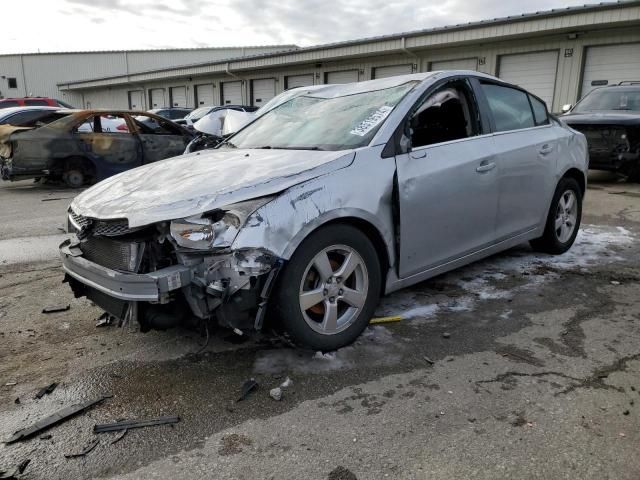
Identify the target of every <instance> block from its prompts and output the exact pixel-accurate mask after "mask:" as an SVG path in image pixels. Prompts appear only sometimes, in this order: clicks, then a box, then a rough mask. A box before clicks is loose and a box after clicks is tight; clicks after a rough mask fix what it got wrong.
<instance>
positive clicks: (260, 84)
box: [251, 78, 276, 107]
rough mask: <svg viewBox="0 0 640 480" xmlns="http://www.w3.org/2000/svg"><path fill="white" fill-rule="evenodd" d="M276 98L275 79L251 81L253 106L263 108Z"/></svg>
mask: <svg viewBox="0 0 640 480" xmlns="http://www.w3.org/2000/svg"><path fill="white" fill-rule="evenodd" d="M275 96H276V81H275V79H273V78H262V79H260V80H251V105H253V106H255V107H261V106H262V105H264V104H265V103H267V102H268V101H269V100H271V99H272V98H273V97H275Z"/></svg>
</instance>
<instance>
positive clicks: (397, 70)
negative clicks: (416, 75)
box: [373, 64, 413, 78]
mask: <svg viewBox="0 0 640 480" xmlns="http://www.w3.org/2000/svg"><path fill="white" fill-rule="evenodd" d="M410 73H413V66H412V65H411V64H409V65H391V66H390V67H375V68H374V69H373V78H387V77H395V76H396V75H408V74H410Z"/></svg>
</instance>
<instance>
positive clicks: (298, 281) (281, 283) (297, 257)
mask: <svg viewBox="0 0 640 480" xmlns="http://www.w3.org/2000/svg"><path fill="white" fill-rule="evenodd" d="M336 245H344V246H347V247H349V248H351V249H353V250H354V251H355V252H356V253H357V254H358V255H359V256H360V259H361V260H362V263H364V266H365V268H363V269H362V270H360V272H365V273H363V275H366V276H367V280H368V282H367V283H368V288H366V300H365V301H364V304H363V306H362V307H361V309H360V310H359V311H358V312H357V314H354V316H353V317H352V318H353V320H351V323H349V324H348V327H345V329H344V330H342V331H339V332H336V333H332V334H326V333H319V332H317V331H315V330H314V329H313V328H312V327H311V326H309V324H308V323H307V320H305V314H303V311H302V307H301V305H300V293H301V288H302V287H301V285H302V282H303V276H305V279H306V278H308V276H309V272H308V267H309V266H310V265H311V262H312V261H313V260H314V258H315V257H316V255H318V254H319V253H320V252H322V251H323V250H324V249H327V248H329V247H332V246H336ZM332 268H334V267H333V266H332ZM334 270H335V269H334ZM365 270H366V271H365ZM305 273H307V275H305ZM354 276H355V273H354V274H352V275H351V276H349V278H345V279H338V280H339V281H344V284H345V285H346V283H347V281H348V280H351V281H355V280H354V278H353V277H354ZM335 281H336V280H334V282H335ZM381 282H382V274H381V269H380V261H379V259H378V255H377V252H376V249H375V247H374V246H373V244H372V243H371V241H370V240H369V238H368V237H367V236H366V235H365V234H364V233H363V232H362V231H360V230H358V229H357V228H355V227H353V226H350V225H344V224H334V225H329V226H326V227H322V228H321V229H319V230H317V231H315V232H313V233H312V234H311V235H309V237H307V238H306V239H305V240H304V241H303V242H302V244H301V245H300V246H299V247H298V249H297V250H296V251H295V253H294V254H293V256H292V257H291V259H290V261H289V262H288V263H287V265H286V266H285V268H284V269H283V271H282V272H281V274H280V276H279V278H278V283H277V286H276V289H275V290H274V293H273V295H272V297H271V301H270V302H271V307H272V308H271V312H272V315H273V316H274V317H273V318H274V320H276V321H279V322H280V324H281V326H282V327H283V328H284V329H285V331H286V332H287V333H288V334H289V335H290V336H291V338H292V340H293V341H294V342H295V343H297V344H299V345H303V346H306V347H310V348H313V349H314V350H322V351H331V350H336V349H338V348H341V347H344V346H346V345H349V344H350V343H352V342H353V341H354V340H355V339H356V338H358V336H359V335H360V334H361V333H362V331H363V330H364V329H365V328H366V326H367V325H368V323H369V320H370V319H371V317H372V316H373V313H374V311H375V308H376V306H377V304H378V300H379V298H380V291H381ZM325 292H326V291H325ZM341 292H342V291H341ZM336 298H341V297H336ZM338 302H340V300H336V305H338ZM323 305H326V304H323ZM340 305H344V306H343V307H342V308H348V305H347V304H342V303H340ZM313 308H315V307H313ZM322 308H325V307H322ZM308 313H309V312H308V311H307V312H306V314H308ZM306 318H308V316H307V317H306Z"/></svg>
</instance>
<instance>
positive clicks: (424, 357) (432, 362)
mask: <svg viewBox="0 0 640 480" xmlns="http://www.w3.org/2000/svg"><path fill="white" fill-rule="evenodd" d="M422 358H423V359H424V361H425V362H427V363H428V364H429V365H433V364H434V363H435V362H434V361H433V360H431V359H430V358H429V357H427V356H426V355H423V356H422Z"/></svg>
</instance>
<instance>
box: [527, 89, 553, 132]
mask: <svg viewBox="0 0 640 480" xmlns="http://www.w3.org/2000/svg"><path fill="white" fill-rule="evenodd" d="M529 100H531V107H532V108H533V118H534V120H535V122H536V126H538V125H549V114H548V113H547V106H546V105H545V104H544V102H541V101H540V100H538V99H537V98H535V97H532V96H531V95H529Z"/></svg>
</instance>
